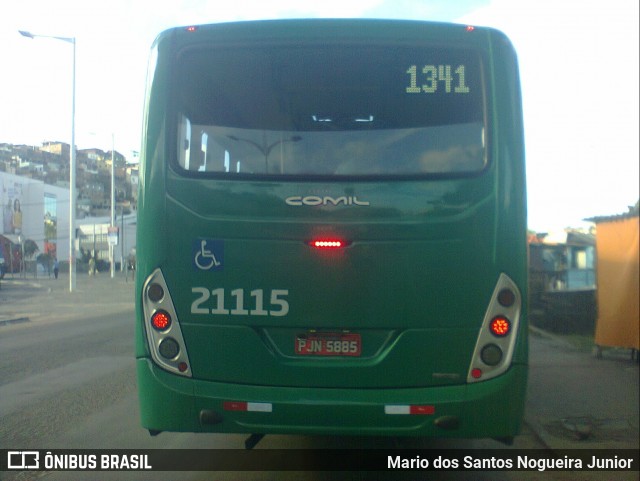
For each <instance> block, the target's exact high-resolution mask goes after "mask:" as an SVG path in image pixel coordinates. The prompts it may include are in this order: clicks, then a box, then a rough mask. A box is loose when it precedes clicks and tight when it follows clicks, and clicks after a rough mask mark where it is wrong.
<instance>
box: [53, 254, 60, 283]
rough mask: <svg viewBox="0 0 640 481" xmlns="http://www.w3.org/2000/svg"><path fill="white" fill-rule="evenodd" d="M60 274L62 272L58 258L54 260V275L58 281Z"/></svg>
mask: <svg viewBox="0 0 640 481" xmlns="http://www.w3.org/2000/svg"><path fill="white" fill-rule="evenodd" d="M58 272H60V264H58V258H57V257H55V258H54V259H53V275H54V277H55V278H56V279H57V278H58Z"/></svg>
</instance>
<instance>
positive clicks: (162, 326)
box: [142, 269, 191, 377]
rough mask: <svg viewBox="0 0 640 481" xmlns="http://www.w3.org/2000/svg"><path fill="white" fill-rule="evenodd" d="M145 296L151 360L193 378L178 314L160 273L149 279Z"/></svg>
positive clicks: (144, 306) (145, 314)
mask: <svg viewBox="0 0 640 481" xmlns="http://www.w3.org/2000/svg"><path fill="white" fill-rule="evenodd" d="M142 296H143V303H142V304H143V309H144V318H145V331H146V333H147V341H148V344H149V351H150V352H151V357H152V358H153V360H154V361H155V362H156V364H158V365H159V366H161V367H162V368H164V369H166V370H167V371H170V372H173V373H175V374H180V375H182V376H189V377H191V364H190V363H189V356H188V355H187V349H186V346H185V343H184V338H183V337H182V331H181V330H180V324H179V323H178V317H177V315H176V310H175V308H174V306H173V302H172V300H171V295H170V294H169V290H168V289H167V284H166V282H165V280H164V276H163V275H162V272H161V271H160V269H156V270H155V271H154V272H153V273H152V274H151V275H150V276H149V278H148V279H147V281H146V282H145V284H144V287H143V290H142Z"/></svg>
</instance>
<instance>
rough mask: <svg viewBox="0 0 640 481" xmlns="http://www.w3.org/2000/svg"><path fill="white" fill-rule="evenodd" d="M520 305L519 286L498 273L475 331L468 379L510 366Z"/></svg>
mask: <svg viewBox="0 0 640 481" xmlns="http://www.w3.org/2000/svg"><path fill="white" fill-rule="evenodd" d="M521 309H522V299H521V297H520V291H519V290H518V287H517V286H516V284H515V283H514V282H513V281H512V280H511V279H510V278H509V276H507V275H506V274H501V275H500V278H499V279H498V283H497V284H496V288H495V289H494V291H493V295H492V296H491V302H490V303H489V307H488V308H487V311H486V313H485V316H484V321H483V323H482V327H481V329H480V334H479V335H478V340H477V342H476V347H475V349H474V352H473V357H472V359H471V365H470V366H469V374H468V375H467V382H478V381H486V380H487V379H491V378H494V377H496V376H498V375H500V374H502V373H504V372H505V371H506V370H507V369H509V366H510V365H511V358H512V357H513V350H514V348H515V342H516V337H517V332H518V323H519V321H520V311H521Z"/></svg>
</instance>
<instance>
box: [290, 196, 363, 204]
mask: <svg viewBox="0 0 640 481" xmlns="http://www.w3.org/2000/svg"><path fill="white" fill-rule="evenodd" d="M285 202H286V203H287V205H293V206H301V205H311V206H316V205H364V206H367V205H370V204H369V202H368V201H362V200H359V199H358V198H357V197H356V196H346V195H344V196H341V197H328V196H324V197H320V196H317V195H307V196H304V197H303V196H301V195H294V196H292V197H287V198H286V199H285Z"/></svg>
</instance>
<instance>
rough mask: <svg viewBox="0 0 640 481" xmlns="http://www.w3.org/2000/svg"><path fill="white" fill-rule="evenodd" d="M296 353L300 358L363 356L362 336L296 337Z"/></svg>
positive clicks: (313, 334)
mask: <svg viewBox="0 0 640 481" xmlns="http://www.w3.org/2000/svg"><path fill="white" fill-rule="evenodd" d="M295 353H296V354H297V355H299V356H353V357H357V356H360V355H361V354H362V339H361V337H360V334H353V333H334V332H310V333H305V334H299V335H298V336H297V337H296V344H295Z"/></svg>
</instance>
